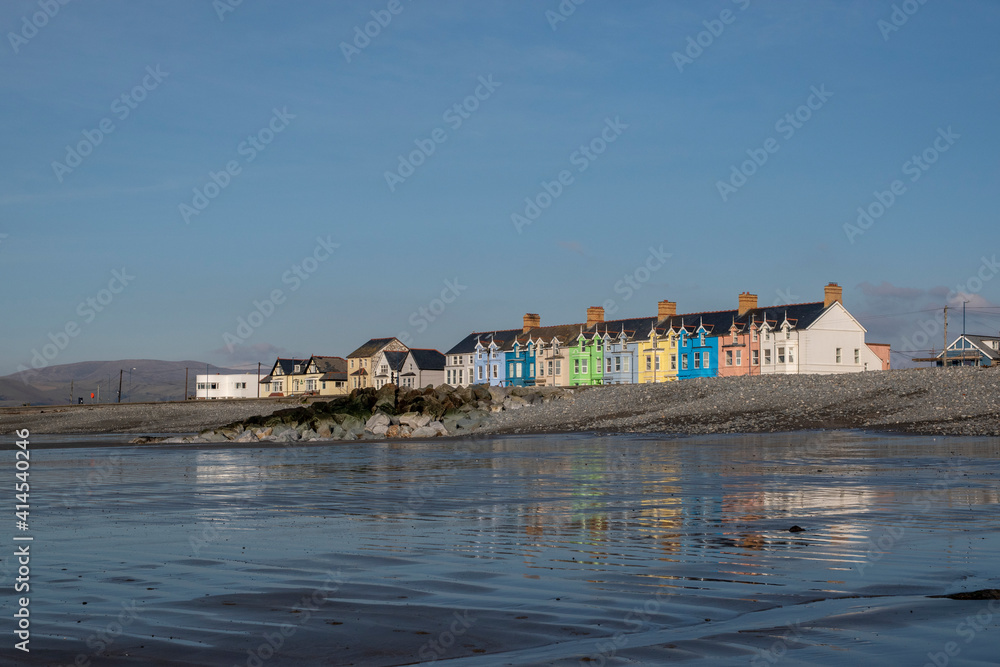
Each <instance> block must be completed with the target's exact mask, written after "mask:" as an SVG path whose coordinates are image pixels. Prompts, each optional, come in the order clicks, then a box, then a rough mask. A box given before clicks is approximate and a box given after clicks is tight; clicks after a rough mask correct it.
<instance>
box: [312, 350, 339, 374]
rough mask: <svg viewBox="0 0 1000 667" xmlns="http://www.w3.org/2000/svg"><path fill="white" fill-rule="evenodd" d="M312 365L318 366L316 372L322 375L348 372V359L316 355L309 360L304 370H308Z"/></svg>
mask: <svg viewBox="0 0 1000 667" xmlns="http://www.w3.org/2000/svg"><path fill="white" fill-rule="evenodd" d="M312 364H316V370H317V371H319V372H320V373H330V372H341V371H343V372H345V373H346V372H347V359H344V358H342V357H324V356H320V355H318V354H314V355H313V356H312V357H310V358H309V362H308V363H307V364H306V365H305V366H304V369H308V368H309V367H310V366H311V365H312Z"/></svg>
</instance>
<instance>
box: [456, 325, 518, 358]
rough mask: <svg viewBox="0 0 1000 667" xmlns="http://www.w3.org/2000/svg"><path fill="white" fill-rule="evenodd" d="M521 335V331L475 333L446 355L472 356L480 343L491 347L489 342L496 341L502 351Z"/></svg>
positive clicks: (504, 330)
mask: <svg viewBox="0 0 1000 667" xmlns="http://www.w3.org/2000/svg"><path fill="white" fill-rule="evenodd" d="M520 335H521V329H503V330H496V331H473V332H472V333H470V334H469V335H468V336H466V337H465V338H463V339H462V340H460V341H459V342H458V343H457V344H456V345H455V346H454V347H452V348H451V349H450V350H448V351H447V352H445V354H472V353H474V352H475V351H476V343H477V342H479V341H482V343H483V345H489V341H491V340H496V341H497V344H498V345H500V346H501V349H504V345H507V344H508V341H509V343H510V344H513V342H514V339H515V338H517V337H518V336H520Z"/></svg>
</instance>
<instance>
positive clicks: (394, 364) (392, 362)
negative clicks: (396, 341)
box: [382, 350, 409, 371]
mask: <svg viewBox="0 0 1000 667" xmlns="http://www.w3.org/2000/svg"><path fill="white" fill-rule="evenodd" d="M407 354H409V353H408V352H396V351H393V350H386V351H385V352H383V353H382V357H383V358H384V359H385V363H386V364H387V365H388V366H389V370H393V371H398V370H400V369H402V368H403V362H404V361H406V355H407Z"/></svg>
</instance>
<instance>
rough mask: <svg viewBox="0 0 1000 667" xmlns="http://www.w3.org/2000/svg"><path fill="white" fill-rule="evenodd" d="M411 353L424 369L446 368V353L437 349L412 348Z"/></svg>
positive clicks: (421, 368)
mask: <svg viewBox="0 0 1000 667" xmlns="http://www.w3.org/2000/svg"><path fill="white" fill-rule="evenodd" d="M410 355H411V356H412V357H413V361H415V362H416V364H417V368H419V369H420V370H422V371H443V370H444V355H443V354H441V353H440V352H438V351H437V350H425V349H411V350H410Z"/></svg>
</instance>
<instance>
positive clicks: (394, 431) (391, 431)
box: [385, 424, 399, 438]
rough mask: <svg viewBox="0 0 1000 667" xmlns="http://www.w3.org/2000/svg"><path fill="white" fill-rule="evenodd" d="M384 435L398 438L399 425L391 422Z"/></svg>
mask: <svg viewBox="0 0 1000 667" xmlns="http://www.w3.org/2000/svg"><path fill="white" fill-rule="evenodd" d="M385 437H387V438H398V437H399V425H398V424H392V425H391V426H389V428H388V429H386V432H385Z"/></svg>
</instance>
